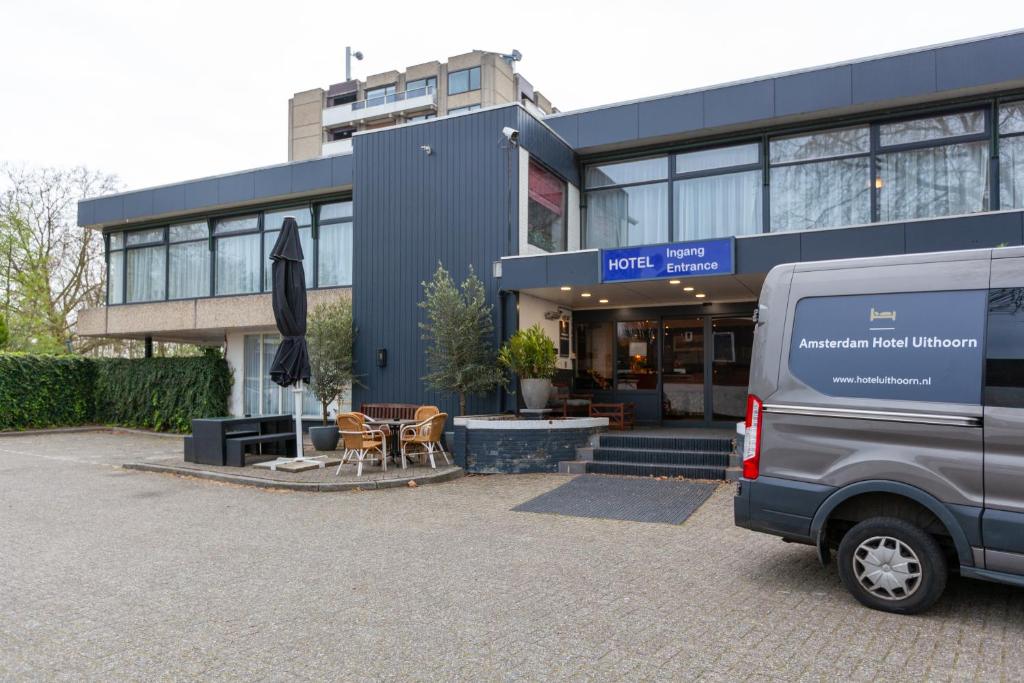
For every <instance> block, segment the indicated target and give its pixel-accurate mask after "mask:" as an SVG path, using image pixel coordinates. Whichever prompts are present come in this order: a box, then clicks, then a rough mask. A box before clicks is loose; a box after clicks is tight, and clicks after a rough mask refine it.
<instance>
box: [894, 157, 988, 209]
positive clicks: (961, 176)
mask: <svg viewBox="0 0 1024 683" xmlns="http://www.w3.org/2000/svg"><path fill="white" fill-rule="evenodd" d="M988 159H989V154H988V142H984V141H982V142H971V143H965V144H959V145H945V146H941V147H929V148H926V149H916V150H911V151H907V152H896V153H890V154H880V155H879V156H878V178H877V180H876V187H877V188H878V189H877V192H878V206H879V210H880V220H881V221H882V222H887V221H898V220H904V219H908V218H929V217H933V216H950V215H956V214H965V213H976V212H978V211H986V210H987V209H988V187H989V186H988V169H989V163H988Z"/></svg>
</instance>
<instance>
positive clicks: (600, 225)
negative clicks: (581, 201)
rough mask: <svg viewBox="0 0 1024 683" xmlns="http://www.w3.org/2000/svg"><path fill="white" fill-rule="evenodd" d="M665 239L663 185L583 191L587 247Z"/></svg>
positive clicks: (665, 216)
mask: <svg viewBox="0 0 1024 683" xmlns="http://www.w3.org/2000/svg"><path fill="white" fill-rule="evenodd" d="M667 241H668V185H667V184H665V183H658V184H656V185H638V186H635V187H623V188H618V189H614V190H600V191H597V192H588V193H587V247H588V248H591V249H594V248H614V247H630V246H634V245H640V244H658V243H659V242H667Z"/></svg>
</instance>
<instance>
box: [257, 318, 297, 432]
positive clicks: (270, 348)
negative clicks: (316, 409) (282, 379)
mask: <svg viewBox="0 0 1024 683" xmlns="http://www.w3.org/2000/svg"><path fill="white" fill-rule="evenodd" d="M280 343H281V338H280V337H279V336H278V335H276V334H265V335H263V372H262V376H261V377H260V380H261V382H260V383H261V384H262V385H263V391H262V392H261V393H262V399H263V400H262V401H261V404H262V405H261V409H262V413H263V414H264V415H277V414H279V413H290V412H291V410H287V409H286V410H281V387H280V386H278V385H277V384H274V381H273V380H272V379H270V368H271V366H272V365H273V364H274V356H275V355H276V354H277V347H278V346H279V345H280ZM289 398H291V397H290V396H289Z"/></svg>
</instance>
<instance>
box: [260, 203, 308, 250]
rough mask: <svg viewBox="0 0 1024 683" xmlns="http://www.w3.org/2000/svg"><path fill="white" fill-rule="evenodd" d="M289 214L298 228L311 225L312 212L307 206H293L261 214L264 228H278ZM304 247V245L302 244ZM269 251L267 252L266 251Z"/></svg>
mask: <svg viewBox="0 0 1024 683" xmlns="http://www.w3.org/2000/svg"><path fill="white" fill-rule="evenodd" d="M288 216H291V217H292V218H294V219H295V222H296V223H298V224H299V227H300V228H304V227H309V226H310V225H313V212H312V211H311V210H310V208H309V207H308V206H293V207H290V208H287V209H278V210H276V211H267V212H266V213H264V214H263V229H264V230H280V229H281V227H282V226H283V225H284V219H285V218H287V217H288ZM303 247H305V245H303ZM268 253H269V252H268Z"/></svg>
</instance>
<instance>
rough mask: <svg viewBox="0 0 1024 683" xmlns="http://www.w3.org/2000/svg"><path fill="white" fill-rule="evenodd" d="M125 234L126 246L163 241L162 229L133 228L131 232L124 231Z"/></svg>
mask: <svg viewBox="0 0 1024 683" xmlns="http://www.w3.org/2000/svg"><path fill="white" fill-rule="evenodd" d="M125 234H126V235H127V240H128V246H129V247H131V246H134V245H136V244H152V243H153V242H163V241H164V229H163V228H153V229H151V230H133V231H132V232H129V233H125Z"/></svg>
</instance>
